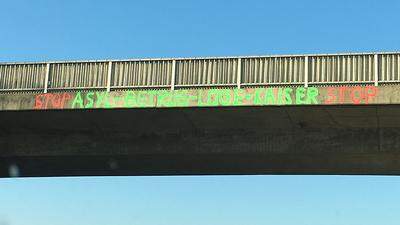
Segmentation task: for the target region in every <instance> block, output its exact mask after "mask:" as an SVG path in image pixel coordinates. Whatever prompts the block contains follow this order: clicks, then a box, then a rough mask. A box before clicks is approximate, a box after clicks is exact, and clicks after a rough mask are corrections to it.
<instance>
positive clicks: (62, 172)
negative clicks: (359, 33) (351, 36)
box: [0, 53, 400, 177]
mask: <svg viewBox="0 0 400 225" xmlns="http://www.w3.org/2000/svg"><path fill="white" fill-rule="evenodd" d="M399 91H400V53H357V54H326V55H286V56H249V57H221V58H174V59H140V60H111V61H109V60H106V61H74V62H43V63H42V62H39V63H26V62H25V63H2V64H0V124H1V125H0V177H9V176H79V175H194V174H196V175H197V174H387V175H398V174H400V119H399V116H398V115H400V114H399V113H400V107H399V103H400V94H399V93H400V92H399Z"/></svg>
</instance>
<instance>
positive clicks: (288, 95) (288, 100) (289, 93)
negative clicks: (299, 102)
mask: <svg viewBox="0 0 400 225" xmlns="http://www.w3.org/2000/svg"><path fill="white" fill-rule="evenodd" d="M283 92H284V93H285V96H284V101H283V103H284V104H285V105H291V104H292V103H293V101H292V92H293V89H291V88H285V89H284V91H283Z"/></svg>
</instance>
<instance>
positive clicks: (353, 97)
mask: <svg viewBox="0 0 400 225" xmlns="http://www.w3.org/2000/svg"><path fill="white" fill-rule="evenodd" d="M356 92H358V97H357V95H356ZM363 95H364V93H363V90H362V88H361V87H360V86H357V87H353V88H352V89H351V91H350V97H351V101H352V102H353V104H360V103H361V99H363V98H364V96H363Z"/></svg>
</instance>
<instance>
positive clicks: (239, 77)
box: [236, 58, 242, 89]
mask: <svg viewBox="0 0 400 225" xmlns="http://www.w3.org/2000/svg"><path fill="white" fill-rule="evenodd" d="M236 76H237V77H236V85H237V88H239V89H240V85H241V82H242V59H241V58H238V65H237V73H236Z"/></svg>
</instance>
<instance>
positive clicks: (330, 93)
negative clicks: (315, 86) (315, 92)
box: [325, 87, 336, 104]
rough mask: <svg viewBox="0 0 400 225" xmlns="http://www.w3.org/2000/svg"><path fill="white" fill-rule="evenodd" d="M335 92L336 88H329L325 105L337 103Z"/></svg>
mask: <svg viewBox="0 0 400 225" xmlns="http://www.w3.org/2000/svg"><path fill="white" fill-rule="evenodd" d="M335 90H336V88H334V87H328V89H327V92H328V98H327V99H326V100H325V104H333V103H335V101H336V95H335Z"/></svg>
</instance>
